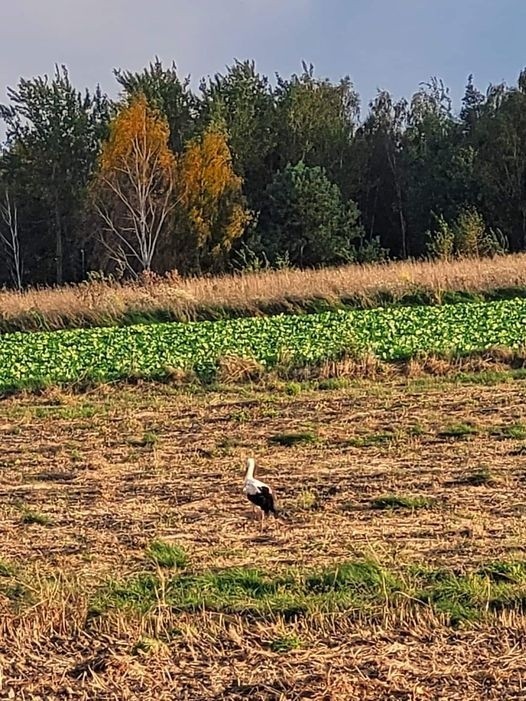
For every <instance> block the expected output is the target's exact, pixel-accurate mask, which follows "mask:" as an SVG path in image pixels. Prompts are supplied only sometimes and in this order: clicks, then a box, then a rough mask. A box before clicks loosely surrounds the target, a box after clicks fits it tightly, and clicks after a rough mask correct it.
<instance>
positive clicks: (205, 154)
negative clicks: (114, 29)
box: [0, 59, 526, 289]
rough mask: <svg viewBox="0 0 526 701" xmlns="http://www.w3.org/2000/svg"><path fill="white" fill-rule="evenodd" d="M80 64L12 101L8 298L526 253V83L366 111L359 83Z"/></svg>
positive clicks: (309, 71)
mask: <svg viewBox="0 0 526 701" xmlns="http://www.w3.org/2000/svg"><path fill="white" fill-rule="evenodd" d="M114 75H115V79H116V81H117V84H118V98H117V99H115V100H113V99H110V98H109V97H108V95H106V94H104V93H103V92H102V91H101V89H100V88H99V87H96V88H95V89H94V90H91V91H88V90H84V91H82V90H79V89H78V88H77V87H75V86H74V85H73V83H72V81H71V78H70V75H69V73H68V70H67V68H66V67H65V66H57V67H56V68H55V72H54V74H53V75H52V76H38V77H35V78H32V79H20V81H19V83H18V85H17V86H16V87H13V88H9V89H8V103H7V104H4V105H0V123H1V126H2V129H3V132H4V134H5V136H4V141H3V143H2V144H1V150H0V251H1V255H0V285H4V286H6V287H11V288H14V289H22V288H25V287H28V286H34V285H60V284H63V283H70V282H80V281H82V280H85V279H90V278H103V279H106V278H107V277H109V278H111V279H117V280H120V279H128V278H137V277H140V276H141V275H144V274H146V275H152V274H154V275H164V274H166V273H170V274H171V275H175V276H178V275H180V276H194V275H205V274H210V273H212V274H217V273H222V272H227V271H233V270H258V269H263V268H287V267H296V268H316V267H322V266H325V265H338V264H343V263H349V262H359V263H360V262H373V261H381V260H385V259H408V258H410V259H418V258H440V259H444V260H447V259H452V258H455V257H470V256H477V257H482V256H491V255H496V254H499V253H503V252H507V251H510V252H516V251H524V250H526V70H525V71H523V72H522V73H521V74H520V76H519V78H518V81H517V85H514V86H511V87H510V86H507V85H505V84H499V85H490V86H489V87H487V89H486V90H485V91H481V90H479V89H478V88H477V87H476V85H475V82H474V80H473V77H472V76H470V77H469V78H468V79H467V85H466V88H465V93H464V97H463V100H462V104H461V109H460V111H459V112H458V113H457V112H455V110H454V109H453V105H452V100H451V98H450V94H449V90H448V88H447V86H445V85H444V83H443V82H442V81H441V80H439V79H438V78H432V79H430V80H429V81H428V82H425V83H422V84H421V85H420V86H419V87H418V89H417V90H416V92H415V93H414V94H413V95H412V97H410V98H408V99H401V100H396V99H394V97H393V96H392V95H391V94H390V93H389V92H388V91H379V92H378V93H377V95H376V97H375V98H374V100H372V102H371V103H370V104H369V105H368V106H367V107H366V108H364V107H363V106H361V104H360V97H359V95H358V93H357V91H356V90H355V88H354V86H353V83H352V82H351V79H350V78H349V77H344V78H342V79H341V80H339V81H337V82H334V81H331V80H329V79H326V78H320V77H318V76H317V75H316V74H315V71H314V67H313V66H312V65H309V64H306V63H303V64H302V70H301V71H300V72H299V73H298V74H297V75H296V74H294V75H292V76H290V77H288V78H283V77H281V76H279V75H276V76H275V77H273V78H269V77H267V76H265V75H262V74H260V73H259V72H258V71H257V69H256V65H255V63H254V62H253V61H250V60H247V61H235V62H234V63H233V64H232V65H231V66H230V67H228V68H227V69H226V70H225V71H224V72H223V73H218V74H216V75H215V76H213V77H208V78H206V79H202V80H201V82H200V84H199V87H198V88H197V89H193V88H192V85H191V80H190V77H181V76H180V75H179V73H178V71H177V68H176V66H175V64H172V65H170V66H165V65H163V64H162V62H161V61H159V60H158V59H156V60H155V61H153V62H152V63H151V64H150V65H149V66H147V67H146V68H144V69H143V70H141V71H138V72H130V71H126V70H121V69H116V70H115V71H114Z"/></svg>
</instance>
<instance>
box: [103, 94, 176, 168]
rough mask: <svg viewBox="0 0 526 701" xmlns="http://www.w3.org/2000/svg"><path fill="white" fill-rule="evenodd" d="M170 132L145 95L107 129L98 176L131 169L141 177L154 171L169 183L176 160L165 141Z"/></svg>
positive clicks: (132, 102) (125, 109)
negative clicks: (108, 130)
mask: <svg viewBox="0 0 526 701" xmlns="http://www.w3.org/2000/svg"><path fill="white" fill-rule="evenodd" d="M169 136H170V128H169V126H168V121H167V120H166V118H165V117H163V116H161V115H160V114H158V113H157V112H155V111H154V110H153V109H152V108H151V107H150V106H149V104H148V102H147V100H146V98H145V97H144V95H142V94H141V95H138V96H136V97H135V98H134V99H133V100H132V101H131V102H130V104H129V105H127V106H126V107H124V108H123V109H122V110H121V111H120V112H119V113H118V115H117V116H116V117H115V119H114V120H113V121H112V123H111V125H110V135H109V138H108V140H107V141H106V143H105V144H104V145H103V147H102V152H101V155H100V172H101V174H102V175H104V176H108V175H110V174H111V173H112V172H115V171H117V172H119V171H122V170H123V169H128V168H129V167H130V165H132V167H133V169H134V170H137V173H138V174H140V175H141V176H142V177H144V178H146V177H151V175H152V171H153V170H154V169H155V170H156V171H157V174H160V173H162V174H163V175H164V176H165V177H168V178H170V179H171V177H172V175H173V169H174V166H175V156H174V154H173V153H172V152H171V151H170V148H169V146H168V140H169Z"/></svg>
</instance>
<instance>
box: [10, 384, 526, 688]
mask: <svg viewBox="0 0 526 701" xmlns="http://www.w3.org/2000/svg"><path fill="white" fill-rule="evenodd" d="M513 377H514V376H513V375H511V374H506V373H502V374H500V375H472V376H470V377H467V376H465V377H463V383H462V384H457V383H455V382H453V381H451V379H450V378H448V379H447V380H440V379H433V380H431V379H429V378H423V379H418V380H411V381H407V380H406V381H400V380H397V381H396V382H381V383H375V382H363V381H362V382H354V383H350V382H348V381H345V380H343V379H340V380H338V381H337V382H336V381H333V382H330V383H328V382H317V383H313V382H311V383H300V382H294V383H291V382H283V383H277V384H274V385H273V387H272V390H271V391H269V390H268V389H267V390H265V389H264V388H263V387H262V386H254V387H250V386H244V387H242V388H239V387H238V388H234V387H228V386H225V387H223V388H220V389H217V390H216V391H210V390H205V389H204V388H203V387H202V386H200V385H196V386H194V387H192V388H187V389H186V390H184V391H182V390H180V389H179V390H178V389H176V388H174V387H172V386H170V385H167V384H158V385H155V384H153V383H145V384H143V385H142V386H141V387H137V388H133V387H121V388H112V387H110V386H101V387H98V388H95V389H93V390H92V391H91V392H90V393H89V394H88V395H78V394H70V393H68V392H64V391H60V390H57V389H53V390H48V391H47V392H45V393H44V394H43V395H41V396H35V395H29V394H28V395H18V396H16V397H11V398H8V399H4V400H3V401H2V403H1V406H0V411H1V420H0V439H1V442H2V455H1V456H0V470H1V473H2V479H1V480H0V543H1V549H0V669H1V670H2V675H1V677H0V696H2V697H4V696H5V697H6V698H10V697H11V698H21V699H23V698H28V699H29V698H31V697H32V696H33V697H34V698H39V697H40V698H46V699H49V700H50V701H51V700H53V701H54V700H55V699H62V698H70V699H75V700H76V701H88V699H90V700H91V699H95V698H96V699H108V700H109V699H111V698H130V699H131V698H142V699H144V700H145V701H153V700H154V699H155V700H156V701H159V699H161V700H162V701H165V700H166V701H168V699H173V698H178V699H179V698H181V699H185V698H186V699H188V700H192V701H193V700H194V699H202V700H203V701H205V700H207V699H209V700H210V701H217V700H218V699H225V700H226V699H229V700H230V699H232V700H234V701H241V700H242V699H246V698H250V699H256V700H257V701H276V700H277V699H281V698H286V699H290V698H311V699H313V701H327V699H338V701H355V700H358V699H371V700H372V699H376V700H377V701H378V700H382V701H387V700H390V699H393V698H402V699H404V698H405V699H415V698H416V699H419V700H420V699H421V700H426V701H427V700H431V699H433V700H435V699H438V698H444V697H445V698H448V699H449V698H451V699H453V698H456V697H458V698H462V699H464V700H465V701H467V700H469V701H475V700H476V701H481V699H501V698H517V699H518V698H521V694H522V693H523V686H522V670H523V669H524V654H525V650H524V640H525V639H526V637H525V633H526V614H525V611H524V608H525V603H524V602H525V601H526V559H525V554H524V542H525V540H524V539H525V536H526V532H525V520H524V514H525V510H526V505H525V501H524V496H523V494H524V490H523V486H524V475H525V474H526V444H525V439H526V415H525V412H524V381H523V380H518V381H517V380H514V379H513ZM248 454H254V455H255V456H256V457H257V458H258V460H259V467H258V472H257V474H258V476H259V477H260V478H262V479H264V480H265V481H267V482H269V484H271V485H272V487H273V488H274V490H275V493H276V497H277V504H278V507H279V509H280V511H281V513H282V520H281V521H273V520H271V521H270V522H269V524H268V526H267V528H266V529H265V530H264V531H263V532H262V533H260V530H259V526H258V525H257V524H255V523H254V522H253V521H252V520H251V519H250V510H249V505H248V502H247V501H246V498H245V497H244V495H243V493H242V485H243V472H244V459H245V457H246V456H247V455H248ZM415 690H418V691H417V692H415Z"/></svg>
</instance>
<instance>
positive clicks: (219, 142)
mask: <svg viewBox="0 0 526 701" xmlns="http://www.w3.org/2000/svg"><path fill="white" fill-rule="evenodd" d="M178 173H179V178H178V180H179V184H180V188H181V203H182V206H183V208H184V209H185V211H186V214H187V217H188V220H189V224H190V227H191V229H192V230H193V235H194V237H195V245H196V246H197V248H198V249H208V250H207V251H205V257H206V253H208V254H209V255H210V257H211V258H214V259H217V258H219V257H220V255H221V253H222V252H224V251H228V250H229V249H230V248H231V246H232V243H233V241H235V240H236V239H237V238H238V237H239V236H241V234H242V233H243V231H244V230H245V227H246V225H247V223H248V221H249V220H250V216H249V214H248V212H247V211H246V209H245V207H244V204H243V198H242V184H243V181H242V178H240V177H239V176H238V175H236V173H235V172H234V169H233V167H232V157H231V154H230V149H229V147H228V143H227V140H226V136H225V134H224V133H223V132H222V131H220V130H217V129H213V128H212V129H209V130H208V131H206V132H205V133H204V135H203V136H202V138H200V139H194V140H193V141H191V142H190V143H189V144H188V145H187V147H186V149H185V152H184V153H183V155H182V157H181V159H180V162H179V167H178Z"/></svg>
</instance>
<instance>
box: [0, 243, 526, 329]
mask: <svg viewBox="0 0 526 701" xmlns="http://www.w3.org/2000/svg"><path fill="white" fill-rule="evenodd" d="M525 294H526V255H525V254H517V255H510V256H502V257H498V258H494V259H484V260H471V259H470V260H457V261H450V262H394V263H388V264H382V265H365V266H360V265H349V266H344V267H340V268H327V269H322V270H305V271H299V270H283V271H268V272H260V273H249V274H243V275H234V276H223V277H216V278H214V277H207V278H197V279H188V280H180V279H178V278H172V279H171V280H170V279H165V280H160V281H157V282H152V283H151V284H135V285H133V284H129V285H117V284H109V283H104V282H90V283H85V284H81V285H78V286H69V287H62V288H50V289H41V290H38V289H36V290H29V291H27V292H24V293H22V294H17V293H15V292H8V291H3V292H0V332H10V331H43V330H57V329H64V328H85V327H92V326H115V325H117V326H120V325H128V324H132V325H133V324H137V323H147V322H167V321H183V322H184V321H204V320H215V319H224V318H232V317H239V316H260V315H265V316H266V315H274V314H280V313H285V314H300V313H319V312H321V311H334V310H336V309H341V308H347V309H349V308H352V309H362V308H370V307H376V306H386V305H400V304H402V305H403V304H409V305H415V304H443V303H454V302H461V301H483V300H488V301H489V300H494V299H502V298H510V297H518V296H522V297H524V296H525Z"/></svg>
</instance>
